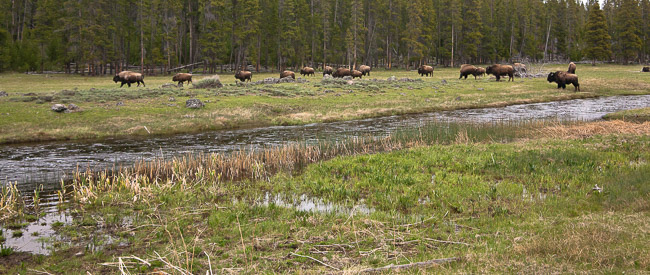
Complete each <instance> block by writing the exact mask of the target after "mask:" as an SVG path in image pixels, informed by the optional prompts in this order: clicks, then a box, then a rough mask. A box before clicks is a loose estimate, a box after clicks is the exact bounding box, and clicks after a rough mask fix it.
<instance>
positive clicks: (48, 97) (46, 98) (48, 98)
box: [38, 95, 54, 102]
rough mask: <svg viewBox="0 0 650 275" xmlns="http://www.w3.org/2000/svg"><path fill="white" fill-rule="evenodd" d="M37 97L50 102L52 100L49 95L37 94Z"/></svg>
mask: <svg viewBox="0 0 650 275" xmlns="http://www.w3.org/2000/svg"><path fill="white" fill-rule="evenodd" d="M38 99H39V100H41V101H43V102H52V100H54V97H53V96H51V95H44V96H39V97H38Z"/></svg>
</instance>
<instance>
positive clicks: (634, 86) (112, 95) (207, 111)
mask: <svg viewBox="0 0 650 275" xmlns="http://www.w3.org/2000/svg"><path fill="white" fill-rule="evenodd" d="M564 67H565V66H563V65H562V66H549V67H545V68H544V70H548V71H550V70H560V69H565V68H564ZM579 75H580V77H581V79H580V81H581V87H582V92H580V93H574V92H573V91H572V90H570V89H568V90H557V89H555V85H554V84H550V83H548V82H546V79H545V78H538V79H523V80H522V79H516V81H515V82H514V83H505V82H501V83H497V82H495V81H494V80H488V78H483V79H480V80H473V79H471V80H470V79H468V80H458V79H457V76H458V69H456V68H437V69H436V71H435V72H434V77H431V78H422V81H415V82H405V81H396V82H386V81H385V80H386V79H387V78H388V77H390V76H396V77H397V79H398V80H399V79H402V78H406V77H408V78H412V79H419V76H418V75H417V74H416V72H415V71H410V72H407V71H382V70H376V71H374V72H372V76H371V77H369V78H367V79H364V80H362V81H358V82H356V83H355V84H354V85H347V84H337V83H329V84H324V83H321V78H320V77H310V78H308V79H309V83H304V84H293V83H292V84H289V83H285V84H276V85H260V86H254V87H238V86H234V83H235V79H234V77H232V76H231V75H230V74H224V75H222V77H221V78H222V82H224V84H226V86H225V87H224V88H220V89H190V88H188V87H187V86H186V87H185V88H161V86H162V85H163V84H165V83H169V82H171V81H170V78H171V77H169V76H164V77H163V76H160V77H147V78H146V82H147V87H146V88H143V87H140V88H130V89H127V88H122V89H119V88H118V86H119V84H115V83H113V82H112V80H111V78H109V77H81V76H66V75H24V74H1V75H0V87H2V88H1V89H2V90H3V91H5V92H7V93H8V94H9V96H8V97H0V128H1V129H3V130H2V131H0V143H12V142H30V141H47V140H70V139H72V140H74V139H96V138H104V137H115V136H134V135H138V136H146V135H166V134H176V133H190V132H200V131H208V130H217V129H227V128H240V127H252V126H265V125H287V124H306V123H313V122H325V121H336V120H349V119H357V118H367V117H376V116H385V115H394V114H404V113H418V112H428V111H436V110H450V109H460V108H478V107H495V106H504V105H509V104H521V103H532V102H542V101H554V100H564V99H571V98H585V97H594V96H609V95H620V94H647V93H648V91H649V90H650V79H647V78H643V77H639V76H640V73H638V72H637V70H636V68H633V67H627V66H614V65H611V66H609V65H606V66H598V67H591V66H581V67H580V68H579ZM266 77H277V75H276V74H255V75H254V80H261V79H264V78H266ZM195 78H196V79H197V80H198V79H200V78H201V77H200V76H195ZM374 78H376V79H379V80H381V81H371V80H369V79H374ZM442 80H445V82H443V81H442ZM189 98H199V99H201V100H202V101H204V102H206V106H205V108H203V109H201V110H190V109H187V108H185V100H187V99H189ZM54 103H64V104H70V103H73V104H76V105H78V106H80V108H81V110H82V111H80V112H74V113H66V114H58V113H54V112H52V111H50V106H51V105H52V104H54Z"/></svg>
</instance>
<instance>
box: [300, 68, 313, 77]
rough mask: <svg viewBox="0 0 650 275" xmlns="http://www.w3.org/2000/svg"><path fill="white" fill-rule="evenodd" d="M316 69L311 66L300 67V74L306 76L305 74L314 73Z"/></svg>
mask: <svg viewBox="0 0 650 275" xmlns="http://www.w3.org/2000/svg"><path fill="white" fill-rule="evenodd" d="M314 73H315V71H314V68H311V67H303V68H302V69H300V75H302V76H305V75H314Z"/></svg>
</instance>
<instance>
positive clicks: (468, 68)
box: [458, 64, 478, 79]
mask: <svg viewBox="0 0 650 275" xmlns="http://www.w3.org/2000/svg"><path fill="white" fill-rule="evenodd" d="M477 69H478V68H476V67H474V66H473V65H470V64H463V65H461V66H460V77H459V78H458V79H461V78H463V77H465V79H467V76H469V75H473V76H474V79H476V76H477V75H478V74H477V72H476V70H477Z"/></svg>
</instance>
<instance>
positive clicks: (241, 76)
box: [113, 62, 650, 91]
mask: <svg viewBox="0 0 650 275" xmlns="http://www.w3.org/2000/svg"><path fill="white" fill-rule="evenodd" d="M370 71H371V68H370V66H367V65H361V66H359V68H358V70H355V69H352V70H351V69H348V68H338V69H336V70H334V69H333V68H332V67H330V66H325V67H324V68H323V76H325V75H331V76H332V77H335V78H343V77H346V76H349V77H352V78H353V79H354V78H362V77H363V76H370ZM417 71H418V74H419V75H420V76H433V67H432V66H428V65H422V66H420V67H418V69H417ZM515 72H519V73H522V72H523V73H525V72H526V65H524V64H521V63H514V65H501V64H494V65H491V66H488V67H486V68H481V67H476V66H474V65H471V64H463V65H461V67H460V77H459V78H458V79H462V78H463V77H464V78H465V79H467V77H468V76H470V75H471V76H474V79H477V78H478V77H480V76H483V75H486V74H488V75H490V74H491V75H494V77H495V78H496V80H497V81H501V77H505V76H507V77H508V82H509V81H514V75H515ZM642 72H650V67H643V69H642ZM315 74H316V71H315V70H314V68H311V67H303V68H302V69H301V70H300V75H302V76H314V75H315ZM285 77H290V78H293V79H295V78H296V74H295V73H294V72H292V71H289V70H285V71H282V73H280V78H285ZM235 78H236V79H237V80H239V81H241V82H245V81H249V82H250V81H252V79H253V73H252V72H250V71H245V70H239V71H237V72H236V73H235ZM546 80H548V82H549V83H553V82H555V83H557V88H558V89H560V88H562V89H566V86H567V84H570V85H573V86H574V90H575V91H580V83H579V82H578V76H577V75H576V64H575V63H573V62H571V63H569V68H568V69H567V71H566V72H564V71H556V72H551V73H549V74H548V77H547V78H546ZM113 81H114V82H115V83H117V82H121V85H120V88H121V87H123V86H124V84H127V85H128V87H131V84H135V83H137V84H138V87H140V84H142V86H145V84H144V75H142V74H141V73H136V72H131V71H122V72H120V73H118V74H116V75H115V76H114V77H113ZM172 81H174V82H178V84H179V86H180V85H182V84H183V83H185V82H187V83H188V84H189V83H192V74H188V73H178V74H175V75H174V76H173V77H172Z"/></svg>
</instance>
